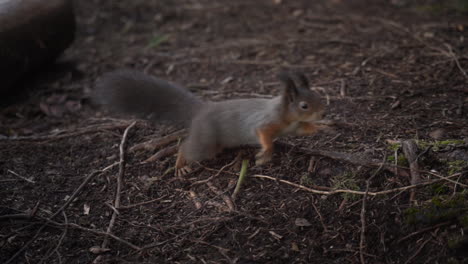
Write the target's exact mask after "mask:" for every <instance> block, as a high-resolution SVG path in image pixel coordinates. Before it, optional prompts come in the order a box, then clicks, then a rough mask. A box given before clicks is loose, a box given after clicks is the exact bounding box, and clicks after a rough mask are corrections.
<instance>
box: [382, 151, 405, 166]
mask: <svg viewBox="0 0 468 264" xmlns="http://www.w3.org/2000/svg"><path fill="white" fill-rule="evenodd" d="M387 161H388V162H390V163H392V164H393V163H395V155H390V156H388V157H387ZM397 163H398V166H409V162H408V160H407V159H406V157H405V155H403V154H398V156H397Z"/></svg>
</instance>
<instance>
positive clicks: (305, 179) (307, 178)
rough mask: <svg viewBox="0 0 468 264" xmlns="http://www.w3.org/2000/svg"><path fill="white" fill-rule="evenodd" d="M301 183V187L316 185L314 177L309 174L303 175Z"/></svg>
mask: <svg viewBox="0 0 468 264" xmlns="http://www.w3.org/2000/svg"><path fill="white" fill-rule="evenodd" d="M300 182H301V185H305V186H310V185H314V180H313V179H312V177H310V175H309V174H304V175H302V177H301V179H300Z"/></svg>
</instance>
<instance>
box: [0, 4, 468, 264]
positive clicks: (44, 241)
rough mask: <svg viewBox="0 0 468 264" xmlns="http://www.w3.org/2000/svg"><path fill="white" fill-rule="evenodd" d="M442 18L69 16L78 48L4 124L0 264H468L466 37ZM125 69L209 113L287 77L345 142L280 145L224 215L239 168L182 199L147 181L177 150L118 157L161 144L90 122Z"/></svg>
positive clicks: (0, 126) (2, 117) (393, 11)
mask: <svg viewBox="0 0 468 264" xmlns="http://www.w3.org/2000/svg"><path fill="white" fill-rule="evenodd" d="M447 2H450V1H447ZM452 2H453V3H454V4H453V5H451V6H441V5H440V4H437V1H370V0H369V1H364V0H356V1H344V0H343V1H340V0H333V1H332V0H320V1H308V0H298V1H286V0H283V1H281V0H276V1H274V0H259V1H251V0H239V1H214V0H180V1H169V0H164V1H146V0H145V1H143V0H135V1H105V0H88V1H76V11H77V21H78V32H77V37H76V41H75V43H74V44H73V46H72V47H71V48H69V49H68V50H67V51H66V52H65V54H64V55H63V56H62V58H61V59H60V61H59V62H58V63H57V65H55V66H54V67H51V68H48V69H46V70H45V71H44V72H42V73H40V74H38V75H37V76H36V77H35V78H34V79H31V80H28V81H25V83H24V84H23V86H25V87H26V92H23V93H21V94H20V95H19V96H16V97H15V99H14V101H10V102H9V103H8V104H4V105H3V106H2V108H1V109H0V175H1V178H0V262H2V263H5V262H7V261H9V262H8V263H91V262H93V261H94V262H96V263H130V262H131V263H467V262H466V261H467V250H466V246H467V245H468V243H467V238H466V235H465V233H466V232H467V228H468V224H467V223H468V216H467V213H466V212H467V208H468V204H467V200H466V199H467V194H466V190H465V188H466V186H467V184H468V180H467V178H466V176H467V173H466V170H467V169H468V166H467V164H468V154H467V153H468V152H467V149H468V147H467V145H468V144H467V138H468V121H467V113H468V88H467V84H468V82H467V80H468V79H467V78H468V76H467V71H468V56H467V55H466V54H467V48H466V47H467V46H466V42H467V41H468V40H467V39H468V19H467V17H466V13H464V14H465V15H463V10H460V9H461V8H463V6H460V5H462V4H463V1H452ZM122 67H126V68H135V69H138V70H141V71H144V72H147V73H148V74H153V75H157V76H160V77H162V78H166V79H168V80H171V81H174V82H178V83H180V84H183V85H186V86H187V87H189V88H190V89H191V90H192V91H193V92H195V93H196V94H198V95H200V96H202V97H204V98H207V99H211V100H223V99H225V98H247V97H268V96H271V95H274V94H277V93H278V92H279V89H280V84H279V82H278V80H277V79H276V77H275V75H276V74H277V73H278V72H279V71H280V70H291V71H301V72H304V73H305V74H306V75H307V76H308V77H309V78H310V80H311V83H312V89H315V90H316V91H318V92H319V93H321V94H322V95H323V96H324V98H326V100H327V102H328V110H327V119H330V120H336V121H339V122H340V123H341V124H343V125H342V126H340V127H338V128H336V130H335V131H332V132H330V133H319V134H316V135H314V136H309V137H290V138H282V139H281V140H280V141H279V142H278V144H277V146H276V152H275V155H274V159H273V161H272V162H271V163H269V164H267V165H264V166H260V167H257V166H252V165H250V166H249V167H248V172H247V179H246V181H245V183H244V185H243V187H242V190H241V192H240V193H239V194H238V196H237V199H236V200H234V201H233V199H232V198H231V193H232V192H233V189H234V186H235V183H236V181H237V174H238V172H239V171H240V166H239V162H234V163H233V165H232V166H231V167H225V165H227V164H229V163H231V162H232V161H233V160H235V159H236V157H237V153H238V151H237V150H236V151H234V150H231V151H226V152H224V153H223V154H221V155H220V156H219V157H218V158H216V159H214V160H209V161H205V162H203V163H202V164H201V165H202V167H201V169H199V170H197V171H195V172H194V173H192V174H190V175H188V176H187V177H186V178H185V179H184V180H181V179H178V178H175V177H174V176H172V171H171V167H172V166H173V164H174V162H175V156H174V155H172V154H171V155H162V157H160V158H157V159H156V160H155V161H152V162H144V161H145V160H146V159H148V158H149V157H151V156H152V155H153V154H154V153H156V152H157V151H158V150H160V149H164V148H166V147H169V148H168V149H167V148H166V149H165V151H166V152H167V151H170V150H173V149H174V147H171V146H173V145H175V144H177V142H172V143H171V144H172V145H167V146H162V147H161V148H159V149H143V150H139V151H132V150H131V149H130V148H131V147H133V146H135V145H137V144H139V143H142V142H145V141H147V140H150V139H157V138H160V137H162V136H164V135H168V134H171V133H173V132H174V131H175V130H174V128H171V127H162V126H158V125H157V124H151V123H148V122H145V121H144V120H138V121H137V122H136V124H135V125H134V126H131V127H130V125H131V123H132V120H130V119H125V118H122V117H119V118H116V116H115V115H114V116H112V115H109V114H107V113H105V112H103V111H102V110H101V109H98V108H97V107H95V106H93V105H92V103H91V100H90V96H89V94H90V92H91V91H92V90H93V86H94V82H95V80H96V79H97V78H98V77H99V76H100V75H101V74H102V73H104V72H106V71H109V70H113V69H118V68H122ZM126 128H129V129H128V131H127V132H128V133H127V134H126V135H124V131H125V130H126ZM123 139H125V141H126V142H125V143H126V144H124V147H125V146H126V147H127V148H124V149H125V151H124V153H125V154H126V155H124V157H123V158H124V160H125V162H121V163H119V161H120V159H121V157H120V147H121V142H122V141H123ZM405 140H415V142H416V143H417V146H418V148H419V149H418V150H417V152H416V154H415V155H416V157H417V159H416V160H415V161H413V162H411V161H412V159H411V156H409V155H405V153H404V152H403V151H402V147H401V146H400V143H399V142H400V141H405ZM255 151H256V150H255V149H254V148H251V149H247V151H245V152H244V153H243V156H242V158H241V159H248V160H250V164H253V160H254V154H255ZM169 153H170V152H169ZM166 154H167V153H166ZM408 157H410V158H408ZM238 161H239V160H238ZM382 161H385V165H382V164H381V162H382ZM409 163H411V165H417V166H418V168H417V167H413V170H412V171H410V170H409V169H408V167H409V165H410V164H409ZM119 175H120V176H121V177H122V182H121V183H120V184H117V179H118V178H119ZM418 175H419V176H418ZM441 177H442V178H441ZM446 177H450V178H446ZM412 184H413V185H412ZM414 184H416V185H414ZM408 186H409V187H408ZM118 187H120V190H119V191H118V190H117V189H118ZM337 190H338V191H337ZM366 190H367V191H368V192H367V193H366ZM116 196H118V197H119V199H120V201H116V200H119V199H117V198H116ZM116 202H117V204H116ZM119 203H120V205H119ZM116 207H117V208H116ZM109 226H110V227H111V232H110V233H111V234H113V235H112V236H106V231H107V230H108V228H109ZM464 247H465V248H464Z"/></svg>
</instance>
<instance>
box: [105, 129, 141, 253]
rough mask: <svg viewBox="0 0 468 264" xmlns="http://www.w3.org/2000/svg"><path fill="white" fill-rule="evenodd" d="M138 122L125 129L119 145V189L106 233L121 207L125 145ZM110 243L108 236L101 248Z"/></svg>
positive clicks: (109, 231) (111, 226)
mask: <svg viewBox="0 0 468 264" xmlns="http://www.w3.org/2000/svg"><path fill="white" fill-rule="evenodd" d="M135 124H136V121H134V122H133V123H131V124H130V125H129V126H128V127H127V128H126V129H125V131H124V133H123V136H122V140H121V142H120V147H119V152H120V161H119V174H118V175H117V190H116V192H115V200H114V208H115V210H113V212H112V217H111V220H110V222H109V225H108V227H107V231H106V233H108V234H110V233H111V232H112V228H113V227H114V223H115V219H116V218H117V212H118V211H117V210H118V209H119V208H120V193H121V191H122V181H123V176H124V174H125V147H126V142H127V137H128V132H129V131H130V129H131V128H132V127H134V126H135ZM108 243H109V239H108V237H107V236H106V237H105V238H104V241H103V242H102V244H101V248H106V247H107V244H108Z"/></svg>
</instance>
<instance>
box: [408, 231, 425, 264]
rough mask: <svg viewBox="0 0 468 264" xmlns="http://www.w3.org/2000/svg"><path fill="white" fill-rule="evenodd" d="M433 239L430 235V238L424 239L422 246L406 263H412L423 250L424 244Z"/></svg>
mask: <svg viewBox="0 0 468 264" xmlns="http://www.w3.org/2000/svg"><path fill="white" fill-rule="evenodd" d="M431 240H432V237H429V239H427V240H426V241H424V242H423V243H422V244H421V246H420V247H419V248H418V249H417V250H416V252H414V254H413V255H412V256H411V257H410V258H409V259H408V260H406V261H405V264H407V263H410V262H411V261H412V260H413V259H414V258H415V257H416V256H417V255H418V254H419V253H420V252H421V250H422V249H423V248H424V246H425V245H426V244H427V243H428V242H429V241H431Z"/></svg>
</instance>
